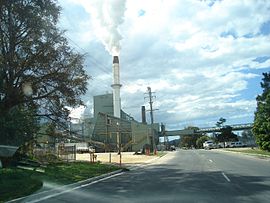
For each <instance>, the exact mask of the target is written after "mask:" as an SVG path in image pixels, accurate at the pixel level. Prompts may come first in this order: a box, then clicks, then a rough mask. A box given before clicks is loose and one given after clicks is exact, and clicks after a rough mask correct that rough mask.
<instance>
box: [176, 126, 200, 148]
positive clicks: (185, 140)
mask: <svg viewBox="0 0 270 203" xmlns="http://www.w3.org/2000/svg"><path fill="white" fill-rule="evenodd" d="M185 130H194V131H196V130H199V128H198V127H195V126H188V127H186V128H185ZM201 136H203V134H201V133H197V134H194V135H185V136H183V137H181V142H180V147H188V148H191V147H195V148H197V145H196V141H197V139H198V138H199V137H201Z"/></svg>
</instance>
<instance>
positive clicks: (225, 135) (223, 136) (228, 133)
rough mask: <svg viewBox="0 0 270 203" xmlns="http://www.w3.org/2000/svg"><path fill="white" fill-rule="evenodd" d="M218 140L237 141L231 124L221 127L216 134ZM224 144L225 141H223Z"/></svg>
mask: <svg viewBox="0 0 270 203" xmlns="http://www.w3.org/2000/svg"><path fill="white" fill-rule="evenodd" d="M217 140H218V142H230V141H238V138H237V135H236V134H234V133H233V132H232V127H231V126H228V125H227V126H224V127H222V128H221V133H220V134H218V135H217ZM224 144H225V143H224Z"/></svg>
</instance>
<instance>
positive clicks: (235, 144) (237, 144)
mask: <svg viewBox="0 0 270 203" xmlns="http://www.w3.org/2000/svg"><path fill="white" fill-rule="evenodd" d="M225 147H227V148H230V147H231V148H234V147H244V145H243V143H242V142H240V141H236V142H225Z"/></svg>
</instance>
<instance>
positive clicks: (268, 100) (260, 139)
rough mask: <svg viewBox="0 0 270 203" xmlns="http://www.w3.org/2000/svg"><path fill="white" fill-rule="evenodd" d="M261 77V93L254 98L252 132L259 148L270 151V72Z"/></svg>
mask: <svg viewBox="0 0 270 203" xmlns="http://www.w3.org/2000/svg"><path fill="white" fill-rule="evenodd" d="M263 76H264V78H263V79H262V80H263V82H261V87H262V88H263V93H262V94H261V95H258V96H257V98H256V100H257V109H256V112H255V119H254V126H253V129H252V131H253V133H254V135H255V137H256V143H257V144H258V145H259V147H260V148H261V149H263V150H267V151H270V72H269V73H263Z"/></svg>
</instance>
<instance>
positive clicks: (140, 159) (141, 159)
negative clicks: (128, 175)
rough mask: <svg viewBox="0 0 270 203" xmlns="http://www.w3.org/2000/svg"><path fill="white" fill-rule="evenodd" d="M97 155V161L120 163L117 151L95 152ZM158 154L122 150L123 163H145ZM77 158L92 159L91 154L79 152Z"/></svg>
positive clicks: (82, 159)
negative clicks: (150, 154)
mask: <svg viewBox="0 0 270 203" xmlns="http://www.w3.org/2000/svg"><path fill="white" fill-rule="evenodd" d="M95 155H97V159H96V161H100V162H102V163H116V164H117V163H119V162H120V155H118V154H117V153H115V152H113V153H95ZM157 157H159V156H158V155H157V156H147V155H134V152H122V164H143V163H148V162H151V161H152V160H154V159H156V158H157ZM76 160H81V161H90V155H89V154H77V155H76Z"/></svg>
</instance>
